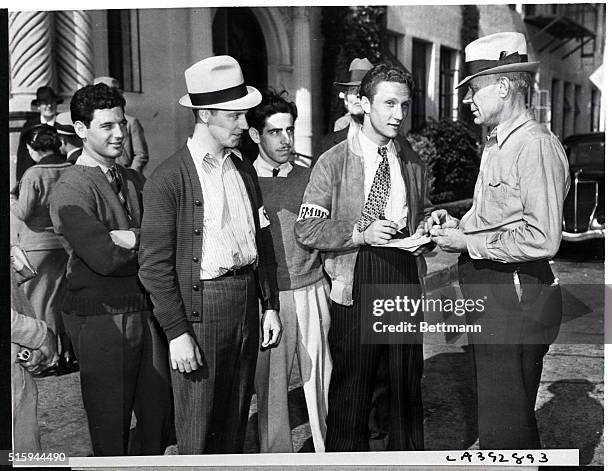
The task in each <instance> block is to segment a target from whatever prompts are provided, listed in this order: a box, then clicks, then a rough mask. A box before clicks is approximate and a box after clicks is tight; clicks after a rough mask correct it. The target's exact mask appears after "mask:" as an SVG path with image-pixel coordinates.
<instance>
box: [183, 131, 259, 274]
mask: <svg viewBox="0 0 612 471" xmlns="http://www.w3.org/2000/svg"><path fill="white" fill-rule="evenodd" d="M187 148H188V149H189V152H190V154H191V158H192V159H193V162H194V164H195V167H196V170H197V172H198V179H199V180H200V185H201V187H202V195H203V198H204V202H203V204H204V227H203V228H202V236H203V242H202V257H201V265H200V279H202V280H210V279H213V278H217V277H219V276H221V275H223V274H224V273H227V272H228V271H229V270H234V269H238V268H242V267H245V266H247V265H252V264H255V263H256V262H257V246H256V245H255V221H254V219H253V213H252V212H251V204H250V201H249V196H248V194H247V191H246V188H245V186H244V182H243V181H242V178H241V177H240V175H239V173H238V170H237V169H236V166H235V165H234V163H233V162H232V159H231V158H229V156H230V154H231V153H234V154H236V155H237V156H238V157H239V158H242V155H240V153H239V152H238V151H236V150H235V149H228V150H226V152H225V154H224V155H223V157H222V158H221V159H216V158H214V157H213V156H212V155H211V154H210V153H209V152H208V151H207V150H206V149H204V148H203V147H202V146H201V145H200V144H199V143H198V142H197V141H194V140H193V139H191V138H188V139H187Z"/></svg>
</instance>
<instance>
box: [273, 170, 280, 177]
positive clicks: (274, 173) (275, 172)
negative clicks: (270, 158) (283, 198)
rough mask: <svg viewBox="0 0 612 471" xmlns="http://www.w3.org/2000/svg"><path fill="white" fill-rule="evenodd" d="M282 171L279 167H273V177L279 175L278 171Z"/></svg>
mask: <svg viewBox="0 0 612 471" xmlns="http://www.w3.org/2000/svg"><path fill="white" fill-rule="evenodd" d="M279 172H280V169H279V168H273V169H272V176H273V177H278V173H279Z"/></svg>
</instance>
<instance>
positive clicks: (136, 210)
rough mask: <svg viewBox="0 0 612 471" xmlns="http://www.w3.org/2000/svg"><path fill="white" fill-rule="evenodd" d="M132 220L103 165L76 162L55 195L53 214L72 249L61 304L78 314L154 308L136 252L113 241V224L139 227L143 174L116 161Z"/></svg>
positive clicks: (115, 227)
mask: <svg viewBox="0 0 612 471" xmlns="http://www.w3.org/2000/svg"><path fill="white" fill-rule="evenodd" d="M117 170H118V174H119V177H120V178H121V180H122V192H123V194H124V195H125V198H126V200H127V203H128V207H129V208H130V213H131V216H132V222H131V223H130V221H129V219H128V216H127V214H126V212H125V209H124V207H123V205H122V204H121V201H120V200H119V198H118V196H117V194H116V193H115V192H114V190H113V189H112V187H111V185H110V184H109V182H108V180H107V178H106V176H105V175H104V173H103V172H102V170H101V169H100V168H99V167H87V166H84V165H75V166H73V167H71V168H69V169H67V170H66V171H65V172H64V174H63V175H62V177H61V178H60V179H59V180H58V182H57V184H56V186H55V189H54V191H53V194H52V195H51V207H50V209H51V220H52V221H53V227H54V229H55V232H56V233H57V234H58V235H59V236H60V238H61V240H62V243H63V245H64V247H65V249H66V251H67V252H68V268H67V276H66V277H67V281H68V293H67V295H66V297H65V299H64V303H63V309H64V311H66V312H68V313H76V314H79V315H97V314H122V313H128V312H136V311H143V310H147V309H150V308H151V306H150V303H149V300H148V295H147V293H146V291H145V290H144V288H143V287H142V285H141V284H140V281H139V280H138V252H137V250H130V249H125V248H122V247H119V246H118V245H115V244H114V243H113V241H112V239H111V238H110V235H109V232H110V231H112V230H132V231H134V232H135V233H136V235H137V238H138V233H139V231H140V220H141V213H142V198H141V192H142V187H143V184H144V178H143V177H142V176H141V175H139V174H138V173H137V172H135V171H133V170H130V169H125V168H123V167H122V166H120V165H117Z"/></svg>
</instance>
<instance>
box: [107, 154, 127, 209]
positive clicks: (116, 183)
mask: <svg viewBox="0 0 612 471" xmlns="http://www.w3.org/2000/svg"><path fill="white" fill-rule="evenodd" d="M108 175H109V177H110V178H109V179H108V182H109V183H110V186H111V187H112V188H113V191H114V192H115V193H116V194H117V198H119V201H120V202H121V205H122V206H123V209H125V213H126V214H127V217H128V219H129V220H130V221H131V220H132V215H131V214H130V208H129V207H128V203H127V199H126V198H125V195H124V194H123V184H122V183H121V178H120V177H119V173H118V172H117V167H114V166H113V167H110V168H109V169H108Z"/></svg>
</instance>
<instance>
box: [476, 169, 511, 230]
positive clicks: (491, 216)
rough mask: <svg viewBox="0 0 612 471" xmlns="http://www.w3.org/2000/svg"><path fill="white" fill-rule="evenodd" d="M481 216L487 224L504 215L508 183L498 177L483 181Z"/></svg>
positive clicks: (499, 219) (496, 221) (500, 219)
mask: <svg viewBox="0 0 612 471" xmlns="http://www.w3.org/2000/svg"><path fill="white" fill-rule="evenodd" d="M483 196H484V197H483V201H482V212H481V215H480V216H481V218H482V220H483V221H484V222H486V223H488V224H496V223H499V222H501V221H502V219H503V217H504V207H505V205H506V199H507V198H508V184H507V183H504V182H503V181H501V180H498V179H490V180H488V181H485V188H484V195H483Z"/></svg>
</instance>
